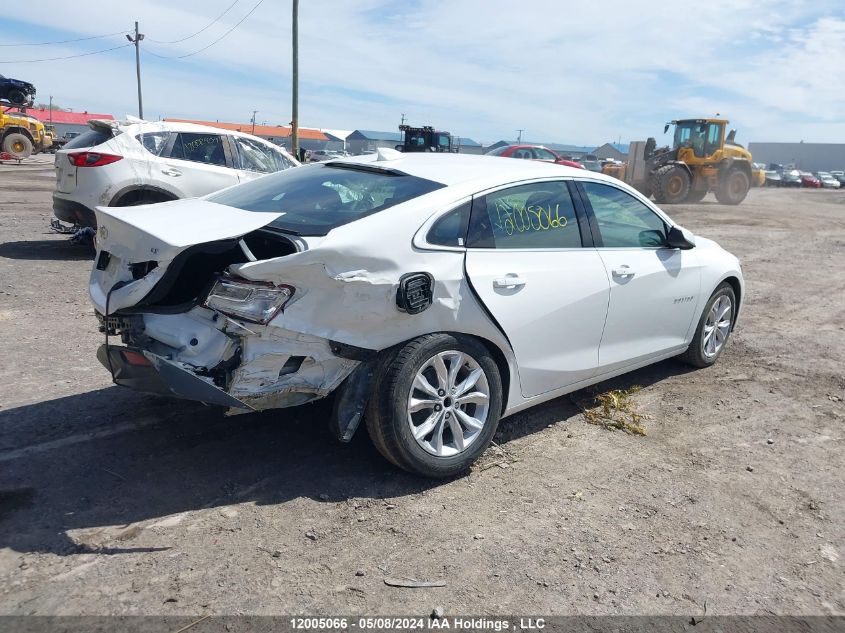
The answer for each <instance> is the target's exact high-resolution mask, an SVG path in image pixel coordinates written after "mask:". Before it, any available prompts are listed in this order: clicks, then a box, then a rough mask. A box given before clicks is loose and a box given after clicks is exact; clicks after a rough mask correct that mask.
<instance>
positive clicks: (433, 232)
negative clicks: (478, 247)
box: [426, 202, 472, 246]
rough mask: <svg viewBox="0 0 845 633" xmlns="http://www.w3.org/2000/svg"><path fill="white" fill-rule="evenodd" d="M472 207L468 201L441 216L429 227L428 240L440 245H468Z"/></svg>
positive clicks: (430, 242)
mask: <svg viewBox="0 0 845 633" xmlns="http://www.w3.org/2000/svg"><path fill="white" fill-rule="evenodd" d="M471 208H472V203H471V202H467V203H466V204H462V205H461V206H459V207H458V208H457V209H452V210H451V211H449V212H448V213H447V214H445V215H444V216H443V217H441V218H439V219H438V220H437V221H436V222H435V223H434V224H433V225H432V226H431V229H429V231H428V235H427V236H426V241H427V242H428V243H429V244H437V245H438V246H466V234H467V225H468V224H469V213H470V209H471Z"/></svg>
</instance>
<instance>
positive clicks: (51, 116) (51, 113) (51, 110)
mask: <svg viewBox="0 0 845 633" xmlns="http://www.w3.org/2000/svg"><path fill="white" fill-rule="evenodd" d="M50 125H53V95H50Z"/></svg>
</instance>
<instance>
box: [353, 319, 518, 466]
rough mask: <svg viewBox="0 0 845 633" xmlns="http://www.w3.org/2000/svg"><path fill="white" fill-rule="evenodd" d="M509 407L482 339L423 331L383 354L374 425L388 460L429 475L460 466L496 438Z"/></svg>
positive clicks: (370, 420)
mask: <svg viewBox="0 0 845 633" xmlns="http://www.w3.org/2000/svg"><path fill="white" fill-rule="evenodd" d="M501 409H502V381H501V378H500V374H499V369H498V366H497V365H496V362H495V361H494V360H493V358H492V357H491V356H490V353H489V352H488V350H487V349H486V348H485V347H484V346H483V345H482V344H481V343H479V342H478V341H476V340H474V339H472V338H469V337H464V336H457V335H451V334H428V335H425V336H420V337H418V338H416V339H414V340H412V341H410V342H408V343H406V344H405V345H403V346H402V347H401V348H400V349H399V350H398V351H395V352H394V353H393V354H391V355H390V356H389V357H388V358H386V360H385V361H384V363H383V365H382V367H381V368H380V371H379V372H378V378H377V379H376V381H375V384H374V388H373V392H372V396H371V398H370V405H369V408H368V412H367V430H368V432H369V434H370V437H371V438H372V440H373V443H374V444H375V446H376V448H377V449H378V450H379V452H380V453H381V454H382V455H384V457H386V458H387V459H388V460H389V461H391V462H393V463H394V464H396V465H397V466H399V467H400V468H404V469H405V470H407V471H410V472H412V473H416V474H418V475H423V476H425V477H450V476H453V475H456V474H458V473H461V472H463V471H465V470H467V469H468V468H469V466H470V465H471V464H472V463H473V462H474V461H475V460H476V459H478V457H479V456H480V455H481V453H482V452H484V449H486V448H487V446H488V445H489V444H490V441H491V440H492V439H493V434H494V433H495V432H496V427H497V425H498V423H499V416H500V414H501Z"/></svg>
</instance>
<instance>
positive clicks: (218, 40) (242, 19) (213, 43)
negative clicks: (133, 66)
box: [144, 0, 264, 59]
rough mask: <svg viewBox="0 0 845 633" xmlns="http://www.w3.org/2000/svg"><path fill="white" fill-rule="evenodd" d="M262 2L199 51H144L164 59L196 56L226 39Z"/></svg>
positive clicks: (259, 1) (262, 0) (260, 0)
mask: <svg viewBox="0 0 845 633" xmlns="http://www.w3.org/2000/svg"><path fill="white" fill-rule="evenodd" d="M262 2H264V0H258V2H257V3H256V4H255V6H254V7H252V9H250V10H249V13H247V14H246V15H245V16H244V17H242V18H241V19H240V20H239V21H238V22H237V23H236V24H235V25H234V26H233V27H232V28H230V29H229V30H228V31H226V32H225V33H223V35H221V36H220V37H218V38H217V39H216V40H214V41H213V42H212V43H211V44H208V45H207V46H203V47H202V48H201V49H199V50H198V51H194V52H193V53H187V54H185V55H159V54H158V53H153V52H152V51H151V50H149V49H146V48H145V49H144V52H145V53H149V54H150V55H153V56H155V57H160V58H162V59H184V58H186V57H192V56H194V55H197V54H198V53H202V52H203V51H204V50H206V49H209V48H211V47H212V46H214V45H215V44H217V43H218V42H220V41H221V40H222V39H224V38H225V37H226V36H227V35H229V33H231V32H232V31H234V30H235V29H236V28H238V27H239V26H240V25H241V24H242V23H243V21H244V20H246V19H247V18H248V17H249V16H251V15H252V14H253V13H254V12H255V10H256V9H257V8H258V7H259V6H261V3H262Z"/></svg>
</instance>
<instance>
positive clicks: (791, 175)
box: [780, 169, 801, 187]
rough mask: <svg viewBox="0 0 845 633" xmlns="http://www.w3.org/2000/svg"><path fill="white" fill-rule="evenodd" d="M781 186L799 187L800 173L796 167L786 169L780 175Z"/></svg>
mask: <svg viewBox="0 0 845 633" xmlns="http://www.w3.org/2000/svg"><path fill="white" fill-rule="evenodd" d="M780 182H781V186H782V187H800V186H801V174H800V173H799V172H798V170H797V169H787V170H784V172H783V173H782V174H781V175H780Z"/></svg>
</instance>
